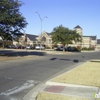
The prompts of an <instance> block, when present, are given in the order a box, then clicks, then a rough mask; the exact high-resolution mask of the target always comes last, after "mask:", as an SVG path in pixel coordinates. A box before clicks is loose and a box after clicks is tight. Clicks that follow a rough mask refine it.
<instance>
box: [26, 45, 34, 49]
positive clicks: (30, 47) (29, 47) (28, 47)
mask: <svg viewBox="0 0 100 100" xmlns="http://www.w3.org/2000/svg"><path fill="white" fill-rule="evenodd" d="M26 49H35V47H33V46H26Z"/></svg>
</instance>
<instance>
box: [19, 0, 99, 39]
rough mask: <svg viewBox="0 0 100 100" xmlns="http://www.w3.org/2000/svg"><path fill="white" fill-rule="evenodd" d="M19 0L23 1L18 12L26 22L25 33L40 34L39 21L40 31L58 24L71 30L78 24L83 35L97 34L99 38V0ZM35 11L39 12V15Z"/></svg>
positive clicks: (49, 29)
mask: <svg viewBox="0 0 100 100" xmlns="http://www.w3.org/2000/svg"><path fill="white" fill-rule="evenodd" d="M20 1H22V2H23V3H24V5H22V6H21V7H20V12H21V13H22V15H23V16H24V17H25V18H26V20H27V22H28V25H27V27H26V28H25V32H26V33H27V34H33V35H40V33H41V23H42V31H45V32H48V33H50V32H52V31H53V28H54V27H58V26H59V25H63V26H64V27H67V28H69V29H71V30H73V29H74V27H75V26H77V25H79V26H80V27H81V28H82V29H83V36H96V35H97V38H98V39H100V0H20ZM35 11H37V12H38V13H39V15H40V17H39V15H38V13H35ZM45 16H47V17H48V18H45ZM40 18H41V19H42V22H41V20H40Z"/></svg>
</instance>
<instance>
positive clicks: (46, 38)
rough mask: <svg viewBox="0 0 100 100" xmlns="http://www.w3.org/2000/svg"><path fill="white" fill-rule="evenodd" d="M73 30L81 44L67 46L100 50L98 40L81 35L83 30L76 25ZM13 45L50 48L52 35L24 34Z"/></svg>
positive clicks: (99, 40) (45, 33)
mask: <svg viewBox="0 0 100 100" xmlns="http://www.w3.org/2000/svg"><path fill="white" fill-rule="evenodd" d="M74 30H76V32H77V33H78V34H80V35H81V36H82V42H77V43H75V42H73V44H68V46H74V47H77V46H80V47H81V48H94V49H95V50H99V49H100V39H97V36H96V35H95V36H84V35H83V29H82V28H81V27H80V26H79V25H77V26H76V27H74ZM13 44H14V45H17V44H20V45H23V46H26V45H32V46H34V45H44V46H45V47H49V48H52V46H53V44H52V35H51V34H50V33H47V32H45V31H44V32H43V33H42V34H40V35H39V36H37V35H32V34H24V35H23V36H21V37H20V38H19V42H13Z"/></svg>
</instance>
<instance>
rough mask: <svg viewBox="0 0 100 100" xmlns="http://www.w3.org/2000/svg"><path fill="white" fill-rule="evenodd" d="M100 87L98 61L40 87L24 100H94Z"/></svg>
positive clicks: (66, 73) (99, 65)
mask: <svg viewBox="0 0 100 100" xmlns="http://www.w3.org/2000/svg"><path fill="white" fill-rule="evenodd" d="M99 87H100V60H99V59H96V60H92V61H88V62H86V63H84V64H82V65H79V66H77V67H75V68H74V69H72V70H70V71H68V72H65V73H63V74H61V75H59V76H57V77H54V78H52V79H50V80H48V81H47V82H46V83H42V84H40V85H38V86H37V87H35V88H34V89H33V90H32V91H31V92H30V94H31V96H30V94H27V95H26V96H25V97H24V98H23V100H94V93H99V92H100V89H99ZM29 96H30V97H29ZM97 100H100V98H99V99H97Z"/></svg>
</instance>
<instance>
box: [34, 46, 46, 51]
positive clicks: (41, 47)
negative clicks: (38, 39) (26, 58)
mask: <svg viewBox="0 0 100 100" xmlns="http://www.w3.org/2000/svg"><path fill="white" fill-rule="evenodd" d="M35 49H36V50H44V49H45V47H44V46H35Z"/></svg>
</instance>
